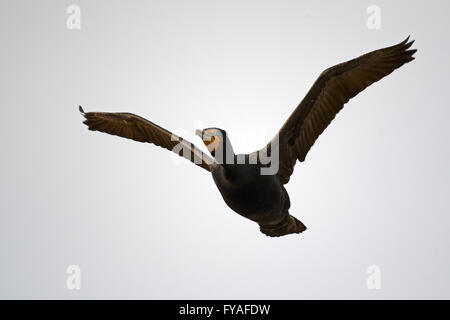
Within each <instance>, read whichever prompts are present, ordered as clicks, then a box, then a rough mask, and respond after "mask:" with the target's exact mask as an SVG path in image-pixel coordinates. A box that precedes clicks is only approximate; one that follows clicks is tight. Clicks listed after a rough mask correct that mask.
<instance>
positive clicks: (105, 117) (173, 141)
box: [79, 106, 215, 171]
mask: <svg viewBox="0 0 450 320" xmlns="http://www.w3.org/2000/svg"><path fill="white" fill-rule="evenodd" d="M79 109H80V112H81V114H82V115H83V116H84V117H85V118H86V120H84V122H83V123H84V124H86V125H87V126H88V128H89V130H92V131H100V132H105V133H109V134H113V135H116V136H119V137H123V138H128V139H132V140H135V141H139V142H149V143H153V144H155V145H157V146H159V147H162V148H165V149H167V150H170V151H173V152H175V153H176V154H178V155H179V156H182V157H184V158H186V159H188V160H190V161H192V162H193V163H194V164H196V165H198V166H200V167H202V168H203V169H206V170H208V171H211V168H210V167H211V166H212V165H214V164H215V161H214V159H212V158H211V157H209V156H208V155H206V154H205V153H203V152H202V151H201V150H200V149H198V148H197V147H196V146H195V145H194V144H193V143H191V142H189V141H187V140H184V139H183V138H180V137H178V136H177V135H175V134H173V133H172V132H170V131H168V130H166V129H164V128H162V127H160V126H158V125H156V124H154V123H153V122H151V121H148V120H146V119H144V118H142V117H139V116H137V115H135V114H132V113H123V112H118V113H109V112H84V110H83V108H81V106H80V108H79Z"/></svg>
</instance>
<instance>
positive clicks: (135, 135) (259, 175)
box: [80, 37, 416, 237]
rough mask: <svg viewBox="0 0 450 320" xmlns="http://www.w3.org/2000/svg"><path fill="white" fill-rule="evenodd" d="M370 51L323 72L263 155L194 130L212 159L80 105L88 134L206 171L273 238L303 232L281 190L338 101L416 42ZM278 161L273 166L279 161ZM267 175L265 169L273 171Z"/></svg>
mask: <svg viewBox="0 0 450 320" xmlns="http://www.w3.org/2000/svg"><path fill="white" fill-rule="evenodd" d="M408 40H409V37H408V38H407V39H406V40H404V41H403V42H401V43H399V44H397V45H394V46H391V47H387V48H384V49H380V50H376V51H372V52H369V53H367V54H365V55H362V56H360V57H358V58H356V59H353V60H350V61H347V62H344V63H341V64H338V65H336V66H334V67H331V68H328V69H326V70H325V71H324V72H322V73H321V75H320V76H319V78H318V79H317V80H316V82H315V83H314V84H313V86H312V87H311V89H310V90H309V92H308V93H307V94H306V96H305V98H304V99H303V100H302V101H301V102H300V104H299V105H298V107H297V108H296V109H295V110H294V112H293V113H292V114H291V116H290V117H289V119H288V120H287V121H286V122H285V124H284V125H283V127H282V128H281V129H280V131H279V132H278V133H277V135H276V136H275V137H274V138H273V139H272V141H271V142H270V143H269V144H268V145H267V146H266V147H265V148H263V149H262V150H260V151H257V152H254V153H251V154H238V155H236V154H235V153H234V150H233V148H232V146H231V143H230V141H229V137H228V135H227V133H226V131H225V130H222V129H219V128H207V129H204V130H202V131H200V130H197V132H196V133H197V135H199V136H200V137H201V138H202V139H203V142H204V143H205V145H206V147H207V148H208V150H209V152H210V153H211V155H212V156H213V157H214V159H212V158H211V157H209V156H208V155H206V154H205V153H203V152H202V151H200V150H199V149H198V148H196V147H195V146H194V145H193V144H192V143H190V142H189V141H187V140H184V139H182V138H180V137H178V136H175V135H173V134H172V133H171V132H169V131H167V130H166V129H163V128H161V127H160V126H158V125H156V124H154V123H153V122H151V121H148V120H146V119H144V118H141V117H139V116H136V115H134V114H131V113H105V112H87V113H85V112H84V111H83V109H82V108H81V106H80V112H81V113H82V114H83V115H84V117H85V118H86V120H85V121H84V123H85V124H86V125H87V126H88V128H89V130H94V131H101V132H106V133H109V134H113V135H117V136H121V137H125V138H129V139H133V140H136V141H140V142H150V143H153V144H155V145H157V146H160V147H163V148H166V149H168V150H172V151H174V152H176V153H177V154H179V155H180V156H183V157H185V158H187V159H189V160H190V161H192V162H194V163H195V164H197V165H198V166H200V167H202V168H204V169H206V170H208V171H210V172H211V174H212V176H213V179H214V182H215V183H216V185H217V188H218V189H219V191H220V193H221V195H222V197H223V199H224V201H225V202H226V204H227V205H228V206H229V207H230V208H231V209H233V210H234V211H235V212H237V213H239V214H240V215H242V216H244V217H246V218H248V219H250V220H253V221H255V222H257V223H258V224H259V226H260V230H261V232H263V233H264V234H266V235H268V236H272V237H276V236H283V235H286V234H290V233H300V232H302V231H304V230H306V227H305V226H304V225H303V223H301V222H300V221H299V220H298V219H296V218H295V217H293V216H292V215H290V214H289V207H290V200H289V195H288V193H287V192H286V189H285V188H284V186H283V185H284V184H286V183H288V181H289V179H290V176H291V174H292V172H293V170H294V166H295V163H296V162H297V160H299V161H304V160H305V157H306V155H307V153H308V152H309V150H310V149H311V147H312V145H313V144H314V142H315V141H316V139H317V138H318V137H319V135H320V134H321V133H322V132H323V131H324V130H325V128H326V127H327V126H328V125H329V124H330V122H331V121H332V120H333V119H334V117H335V116H336V114H337V113H338V112H339V111H340V110H341V109H342V108H343V106H344V104H345V103H346V102H348V101H349V100H350V99H351V98H353V97H354V96H356V95H357V94H358V93H359V92H361V91H362V90H364V89H365V88H366V87H368V86H369V85H371V84H372V83H374V82H376V81H378V80H380V79H381V78H383V77H385V76H387V75H388V74H390V73H391V72H392V71H394V70H395V69H397V68H399V67H400V66H402V65H403V64H405V63H407V62H409V61H411V60H413V59H414V57H413V54H414V53H415V52H416V50H409V48H410V47H411V45H412V44H413V42H414V41H411V42H408ZM277 155H278V159H279V161H277V157H276V156H277ZM277 165H278V170H276V171H275V172H271V171H270V169H271V168H273V167H275V168H276V167H277Z"/></svg>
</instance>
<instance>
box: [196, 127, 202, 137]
mask: <svg viewBox="0 0 450 320" xmlns="http://www.w3.org/2000/svg"><path fill="white" fill-rule="evenodd" d="M195 134H196V135H197V136H199V137H200V138H202V139H203V134H202V130H199V129H197V130H195Z"/></svg>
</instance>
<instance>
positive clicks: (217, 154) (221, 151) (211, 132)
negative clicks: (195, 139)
mask: <svg viewBox="0 0 450 320" xmlns="http://www.w3.org/2000/svg"><path fill="white" fill-rule="evenodd" d="M195 134H196V135H198V136H199V137H200V138H202V140H203V143H204V144H205V146H206V148H208V151H209V152H210V153H211V155H212V156H213V157H214V158H215V159H216V160H217V161H218V162H219V163H223V159H228V158H227V157H228V156H234V152H233V148H232V147H231V143H230V141H229V139H228V135H227V132H226V131H225V130H223V129H220V128H206V129H203V130H199V129H197V130H196V131H195Z"/></svg>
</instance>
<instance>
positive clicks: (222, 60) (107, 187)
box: [0, 0, 450, 299]
mask: <svg viewBox="0 0 450 320" xmlns="http://www.w3.org/2000/svg"><path fill="white" fill-rule="evenodd" d="M372 4H376V5H378V6H379V7H380V8H381V29H380V30H369V29H368V28H367V26H366V20H367V18H368V14H367V13H366V9H367V7H368V6H369V5H372ZM69 5H78V6H79V7H80V8H81V30H69V29H68V28H67V27H66V20H67V18H68V16H69V15H68V14H67V13H66V9H67V7H68V6H69ZM449 9H450V4H449V2H448V1H395V2H393V1H377V2H376V3H373V2H372V1H370V2H368V1H356V0H355V1H339V2H337V1H320V2H319V1H261V0H255V1H215V0H204V1H196V0H194V1H162V0H161V1H106V0H104V1H100V0H97V1H87V0H83V1H81V0H79V1H77V0H71V1H31V0H30V1H12V0H10V1H5V0H2V1H1V2H0V40H1V50H0V63H1V66H0V88H1V95H0V103H1V115H0V135H1V137H2V143H1V148H2V152H1V158H0V173H1V180H0V188H1V189H0V192H1V193H0V197H1V198H0V200H1V201H0V298H44V299H47V298H64V299H65V298H69V299H72V298H74V299H79V298H139V299H140V298H146V299H147V298H149V299H188V298H190V299H197V298H202V299H219V298H225V299H228V298H234V299H241V298H250V299H252V298H255V299H259V298H262V299H303V298H306V299H310V298H326V299H331V298H337V299H346V298H356V299H360V298H368V299H381V298H387V299H392V298H406V299H408V298H447V299H448V298H450V255H449V242H450V236H449V228H450V212H449V211H450V210H449V209H450V200H449V191H450V183H449V178H450V174H449V171H450V170H449V163H450V150H449V138H450V130H449V126H448V121H449V120H448V119H449V116H450V109H449V108H450V106H449V104H448V98H447V95H448V80H447V79H448V74H449V71H450V70H449V60H448V52H449V49H450V46H449V39H448V29H449V22H448V12H449ZM409 34H411V36H412V37H413V38H414V39H416V40H417V41H416V43H415V44H414V47H415V48H417V49H418V50H419V51H418V52H417V54H416V60H415V61H414V62H413V63H410V64H408V65H406V66H404V67H402V68H401V69H400V70H397V71H396V72H394V73H393V74H392V75H390V76H388V77H387V78H385V79H383V80H382V81H381V82H379V83H376V84H375V85H373V86H372V87H369V88H368V89H367V90H366V91H364V92H363V93H361V94H360V95H358V96H357V97H356V98H355V99H353V100H352V101H351V102H350V103H349V104H347V105H346V107H345V108H344V110H343V111H342V113H340V114H339V115H338V116H337V118H336V119H335V121H334V122H333V123H332V124H331V125H330V126H329V127H328V129H327V130H326V132H325V133H324V134H323V135H322V136H321V137H320V139H319V140H318V141H317V143H316V145H315V146H314V147H313V149H312V150H311V152H310V153H309V155H308V157H307V160H306V162H304V163H302V164H298V165H297V167H296V170H295V174H294V175H293V177H292V179H291V182H290V183H289V184H288V185H287V189H288V191H289V193H290V196H291V202H292V207H291V213H292V214H293V215H295V216H296V217H298V218H299V219H301V220H302V221H303V222H304V223H305V224H306V225H307V226H308V228H309V229H308V230H307V231H306V232H305V233H303V234H301V235H292V236H287V237H283V238H278V239H273V238H268V237H266V236H264V235H263V234H262V233H260V232H259V230H258V226H257V225H256V224H254V223H252V222H251V221H248V220H245V219H244V218H242V217H240V216H238V215H237V214H235V213H234V212H233V211H231V210H230V209H229V208H227V206H226V205H225V203H224V202H223V200H222V199H221V196H220V194H219V192H218V191H217V190H216V187H215V185H214V183H213V181H212V179H211V177H210V176H209V174H208V173H207V172H206V171H204V170H202V169H200V168H198V167H196V166H194V165H192V164H191V163H189V162H182V163H181V164H180V161H174V160H173V158H172V155H171V154H170V153H169V152H167V151H165V150H163V149H160V148H157V147H154V146H152V145H148V144H140V143H137V142H133V141H129V140H125V139H120V138H117V137H113V136H108V135H105V134H100V133H92V132H89V131H88V130H87V129H86V127H85V126H84V125H82V123H81V121H82V117H81V116H80V114H79V113H78V105H79V104H81V105H83V106H84V108H85V110H87V111H128V112H133V113H136V114H139V115H141V116H144V117H146V118H148V119H150V120H152V121H154V122H156V123H158V124H160V125H161V126H163V127H166V128H168V129H170V130H173V131H175V133H177V134H180V135H182V136H184V137H185V138H188V139H190V140H191V141H193V142H195V143H196V144H197V146H199V147H200V146H201V142H200V141H199V139H198V138H195V137H194V130H195V129H196V128H199V127H200V128H202V127H209V126H218V127H222V128H224V129H226V130H227V131H228V133H229V134H230V138H231V141H232V142H233V144H234V148H235V150H236V151H238V152H251V151H255V150H257V149H259V148H261V147H262V146H264V144H265V143H266V142H268V141H269V140H270V139H271V138H272V137H273V135H274V134H275V133H276V131H277V130H278V129H279V128H280V127H281V125H282V124H283V122H284V121H285V120H286V118H287V117H288V116H289V114H290V113H291V112H292V111H293V109H294V107H295V106H296V105H297V103H298V102H299V101H300V100H301V98H302V97H303V96H304V94H305V93H306V91H307V90H308V89H309V87H310V86H311V84H312V83H313V81H314V80H315V78H316V77H317V76H318V75H319V74H320V72H321V71H322V70H324V69H325V68H327V67H330V66H332V65H334V64H336V63H338V62H342V61H345V60H348V59H351V58H354V57H356V56H358V55H360V54H363V53H365V52H368V51H371V50H374V49H377V48H381V47H384V46H388V45H392V44H395V43H397V42H400V41H401V40H403V39H404V38H406V36H408V35H409ZM201 147H202V148H203V146H201ZM204 150H205V149H204ZM72 264H74V265H79V266H80V267H81V272H82V285H81V290H73V291H71V290H68V289H67V287H66V279H67V277H68V275H67V274H66V268H67V267H68V266H69V265H72ZM369 265H378V266H379V267H380V268H381V289H380V290H369V289H368V288H367V286H366V280H367V278H368V274H367V273H366V269H367V267H368V266H369Z"/></svg>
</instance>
